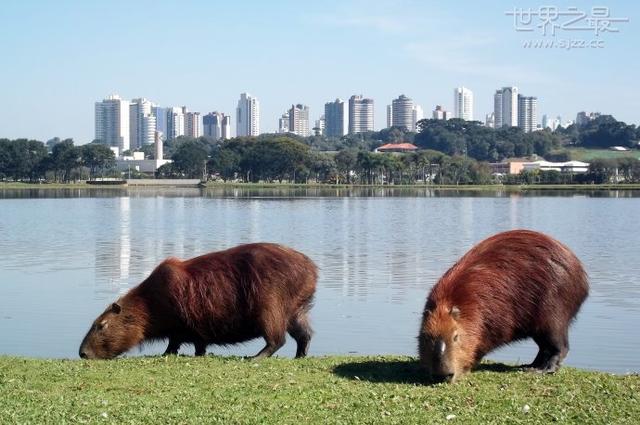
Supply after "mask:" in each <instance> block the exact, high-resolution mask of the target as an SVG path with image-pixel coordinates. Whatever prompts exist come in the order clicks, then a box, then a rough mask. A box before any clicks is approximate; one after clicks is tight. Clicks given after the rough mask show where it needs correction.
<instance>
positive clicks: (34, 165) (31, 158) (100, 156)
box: [0, 139, 115, 183]
mask: <svg viewBox="0 0 640 425" xmlns="http://www.w3.org/2000/svg"><path fill="white" fill-rule="evenodd" d="M114 165H115V156H114V154H113V151H111V149H109V147H108V146H105V145H102V144H99V143H89V144H87V145H83V146H75V145H74V143H73V140H72V139H65V140H62V141H59V142H57V143H55V144H53V145H52V146H51V149H50V151H49V149H48V148H47V146H46V145H45V144H44V143H42V142H40V141H38V140H28V139H16V140H9V139H0V179H2V180H7V179H10V180H13V181H29V182H37V181H42V180H47V181H54V182H62V183H66V182H69V181H72V180H77V179H80V178H85V177H88V178H89V179H92V178H94V177H96V176H97V175H98V174H102V173H104V172H105V171H107V170H110V169H112V167H113V166H114ZM84 171H86V173H84ZM85 174H86V175H85Z"/></svg>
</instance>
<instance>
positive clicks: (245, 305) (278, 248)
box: [79, 243, 317, 359]
mask: <svg viewBox="0 0 640 425" xmlns="http://www.w3.org/2000/svg"><path fill="white" fill-rule="evenodd" d="M316 280H317V268H316V266H315V264H314V263H313V261H311V260H310V259H309V258H308V257H306V256H305V255H304V254H302V253H300V252H297V251H294V250H293V249H290V248H287V247H284V246H282V245H277V244H271V243H254V244H248V245H240V246H237V247H235V248H231V249H228V250H225V251H219V252H213V253H210V254H206V255H202V256H200V257H196V258H193V259H190V260H186V261H180V260H178V259H175V258H169V259H167V260H165V261H163V262H162V263H160V265H158V266H157V267H156V268H155V270H154V271H153V272H152V273H151V274H150V275H149V277H147V278H146V279H145V280H144V281H143V282H142V283H140V284H139V285H138V286H136V287H134V288H132V289H131V290H130V291H129V292H128V293H127V294H126V295H124V296H123V297H121V298H120V299H119V300H117V301H116V302H115V303H113V304H111V305H110V306H109V307H108V308H107V309H106V310H105V312H104V313H102V314H101V315H100V316H98V318H97V319H96V320H95V321H94V322H93V325H92V326H91V328H90V329H89V332H88V333H87V335H86V336H85V337H84V340H83V341H82V344H81V345H80V351H79V354H80V357H83V358H90V359H93V358H97V359H111V358H114V357H116V356H118V355H120V354H122V353H124V352H126V351H128V350H130V349H131V348H133V347H135V346H138V345H140V344H142V343H144V342H150V341H158V340H166V339H168V340H169V345H168V347H167V349H166V351H165V354H177V353H178V350H179V348H180V345H181V344H183V343H192V344H194V346H195V353H196V355H198V356H200V355H204V354H205V352H206V347H207V345H209V344H218V345H226V344H234V343H239V342H244V341H248V340H251V339H254V338H258V337H263V338H264V339H265V341H266V346H265V347H264V348H263V349H262V350H261V351H260V352H259V353H258V354H257V355H256V356H255V357H256V358H262V357H268V356H271V355H272V354H273V353H274V352H275V351H276V350H278V349H279V348H280V347H282V345H284V342H285V333H287V332H288V333H289V334H290V335H291V336H292V337H293V338H294V339H295V341H296V343H297V350H296V357H304V356H305V355H306V354H307V350H308V348H309V341H310V339H311V328H310V326H309V321H308V311H309V309H310V308H311V303H312V300H313V296H314V293H315V289H316Z"/></svg>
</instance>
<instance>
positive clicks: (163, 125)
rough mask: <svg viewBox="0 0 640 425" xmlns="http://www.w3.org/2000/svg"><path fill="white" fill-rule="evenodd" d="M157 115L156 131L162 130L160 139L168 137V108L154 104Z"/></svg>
mask: <svg viewBox="0 0 640 425" xmlns="http://www.w3.org/2000/svg"><path fill="white" fill-rule="evenodd" d="M151 111H152V112H153V115H154V116H155V117H156V131H158V132H160V140H162V139H164V138H166V137H167V112H168V111H167V108H162V107H160V106H154V107H153V108H151Z"/></svg>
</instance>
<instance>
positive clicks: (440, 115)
mask: <svg viewBox="0 0 640 425" xmlns="http://www.w3.org/2000/svg"><path fill="white" fill-rule="evenodd" d="M431 116H432V117H433V119H434V120H450V119H451V118H452V117H451V112H449V111H447V110H446V109H444V108H443V107H442V106H440V105H436V109H434V110H433V113H432V114H431Z"/></svg>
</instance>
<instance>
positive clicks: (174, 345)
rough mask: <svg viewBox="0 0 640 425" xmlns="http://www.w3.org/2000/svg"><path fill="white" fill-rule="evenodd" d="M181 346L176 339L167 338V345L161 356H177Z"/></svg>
mask: <svg viewBox="0 0 640 425" xmlns="http://www.w3.org/2000/svg"><path fill="white" fill-rule="evenodd" d="M181 345H182V342H181V341H179V340H177V339H173V338H169V345H168V346H167V349H166V350H164V354H163V356H169V355H174V356H175V355H176V354H178V350H180V346H181Z"/></svg>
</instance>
